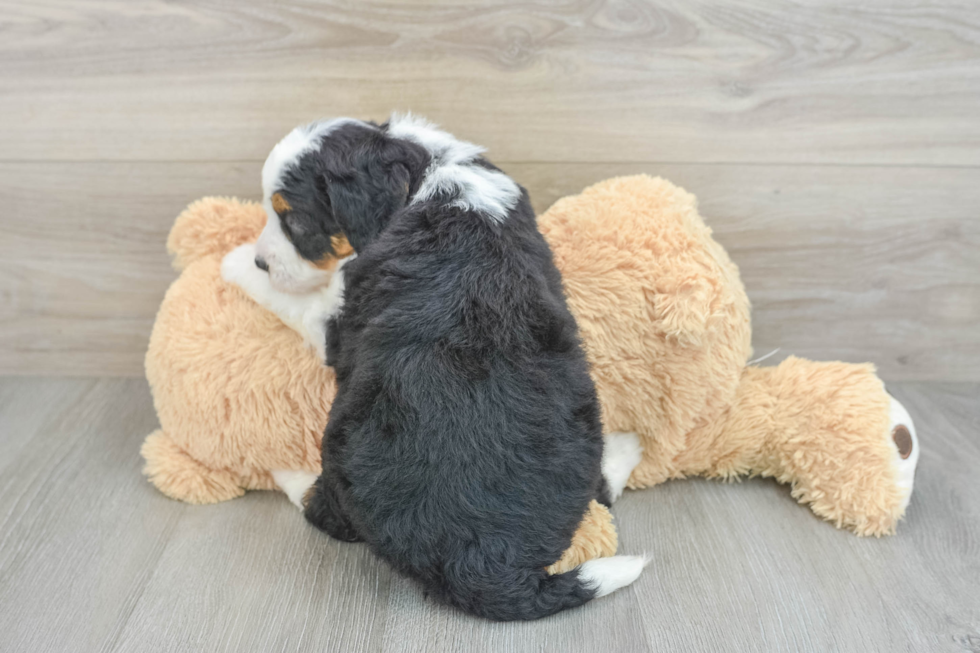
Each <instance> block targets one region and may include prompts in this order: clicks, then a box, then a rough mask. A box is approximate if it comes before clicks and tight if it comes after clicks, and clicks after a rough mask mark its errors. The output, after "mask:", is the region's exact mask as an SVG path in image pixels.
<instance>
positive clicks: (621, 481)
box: [602, 433, 643, 501]
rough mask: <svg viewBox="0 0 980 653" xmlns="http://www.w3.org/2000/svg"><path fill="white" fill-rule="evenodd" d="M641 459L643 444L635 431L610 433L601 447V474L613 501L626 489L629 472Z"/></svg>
mask: <svg viewBox="0 0 980 653" xmlns="http://www.w3.org/2000/svg"><path fill="white" fill-rule="evenodd" d="M642 459H643V446H642V445H641V444H640V438H638V437H637V436H636V434H635V433H610V434H608V435H607V436H606V438H605V443H604V444H603V447H602V476H603V477H604V478H605V479H606V485H608V486H609V494H610V498H611V499H612V500H613V501H615V500H616V499H618V498H619V496H620V495H621V494H622V493H623V490H624V489H626V484H627V483H628V482H629V480H630V474H632V473H633V470H634V469H635V468H636V466H637V465H639V464H640V461H641V460H642Z"/></svg>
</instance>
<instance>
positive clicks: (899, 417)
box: [886, 395, 919, 511]
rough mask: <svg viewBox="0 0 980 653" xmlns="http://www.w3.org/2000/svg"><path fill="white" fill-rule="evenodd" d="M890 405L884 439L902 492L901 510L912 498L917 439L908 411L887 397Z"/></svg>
mask: <svg viewBox="0 0 980 653" xmlns="http://www.w3.org/2000/svg"><path fill="white" fill-rule="evenodd" d="M888 398H889V399H890V400H891V405H890V406H889V409H888V417H889V421H890V424H889V425H888V433H887V434H886V437H887V438H888V441H889V442H890V443H891V446H892V451H893V456H892V464H893V465H894V466H895V469H896V471H897V473H896V476H897V483H896V485H897V486H898V488H899V490H900V491H901V492H902V497H903V498H902V510H903V511H904V510H905V508H906V507H908V505H909V500H910V499H911V498H912V487H913V483H914V481H915V467H916V465H918V463H919V438H918V436H917V435H916V433H915V424H913V423H912V417H911V416H910V415H909V411H907V410H905V406H903V405H902V404H901V403H900V402H899V401H898V399H895V397H892V396H891V395H888Z"/></svg>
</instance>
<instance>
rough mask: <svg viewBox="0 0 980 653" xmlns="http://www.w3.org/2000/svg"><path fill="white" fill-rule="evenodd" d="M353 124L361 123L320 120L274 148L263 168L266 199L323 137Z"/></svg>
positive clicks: (302, 127) (344, 119)
mask: <svg viewBox="0 0 980 653" xmlns="http://www.w3.org/2000/svg"><path fill="white" fill-rule="evenodd" d="M351 122H361V121H359V120H355V119H353V118H335V119H333V120H318V121H316V122H311V123H310V124H308V125H301V126H299V127H296V128H295V129H293V131H291V132H289V133H288V134H286V136H285V137H283V139H282V140H281V141H279V142H278V143H276V146H275V147H274V148H272V151H271V152H269V156H268V157H266V160H265V164H263V166H262V195H263V196H264V198H265V199H267V200H268V199H269V198H271V197H272V194H273V193H275V192H276V191H277V190H279V180H280V179H282V175H283V173H284V172H285V171H286V170H288V169H289V168H290V166H293V165H295V164H296V161H298V160H299V158H300V157H301V156H303V155H304V154H306V153H307V152H309V151H311V150H313V149H316V148H317V147H319V146H320V142H321V141H322V140H323V137H324V136H326V135H327V134H329V133H330V132H332V131H333V130H335V129H337V128H338V127H340V126H341V125H345V124H347V123H351Z"/></svg>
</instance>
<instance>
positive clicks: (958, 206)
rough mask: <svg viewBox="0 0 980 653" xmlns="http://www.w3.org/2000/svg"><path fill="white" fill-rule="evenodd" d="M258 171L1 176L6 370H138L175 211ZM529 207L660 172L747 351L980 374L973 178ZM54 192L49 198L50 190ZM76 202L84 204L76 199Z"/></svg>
mask: <svg viewBox="0 0 980 653" xmlns="http://www.w3.org/2000/svg"><path fill="white" fill-rule="evenodd" d="M259 168H260V164H259V163H85V164H83V163H32V164H5V163H0V195H2V196H4V197H6V198H8V207H9V208H10V210H11V215H23V216H31V217H30V218H25V219H18V220H12V221H11V224H10V225H9V227H7V232H6V234H5V237H4V238H3V239H2V240H0V273H2V276H0V278H2V279H3V280H4V281H3V283H2V284H0V293H2V295H3V299H4V301H3V302H2V303H0V372H3V373H7V374H10V373H20V374H38V373H51V374H66V373H67V374H124V375H134V376H140V375H142V373H143V371H142V370H143V353H144V351H145V348H146V342H147V339H148V337H149V332H150V328H151V327H152V324H153V318H154V316H155V315H156V310H157V308H158V306H159V303H160V300H161V299H162V297H163V293H164V291H165V290H166V288H167V285H168V284H169V283H170V282H171V281H172V280H173V279H174V278H175V273H174V272H173V270H172V269H171V268H170V264H169V261H168V259H167V256H166V253H165V251H164V242H165V240H166V234H167V232H168V230H169V228H170V225H171V224H172V222H173V219H174V217H175V216H176V215H177V213H178V212H179V211H180V210H181V209H182V208H183V206H184V205H185V204H186V203H188V202H190V201H192V200H193V199H195V198H197V197H199V196H201V195H205V194H219V195H220V194H225V195H240V196H244V197H255V188H256V187H257V185H258V184H257V180H258V178H259ZM505 169H506V170H508V171H509V172H510V173H511V174H512V175H513V176H514V177H515V178H516V179H517V180H518V181H520V182H521V183H522V184H524V185H525V186H527V187H528V189H529V190H530V192H531V196H532V198H533V200H534V202H535V205H536V208H537V209H538V210H539V211H543V210H544V209H546V208H547V207H548V206H549V205H550V204H551V203H552V202H553V201H554V200H556V199H558V198H559V197H561V196H563V195H566V194H573V193H576V192H579V191H580V190H581V189H582V188H584V187H585V186H587V185H588V184H591V183H594V182H596V181H598V180H600V179H603V178H606V177H610V176H614V175H621V174H631V173H638V172H646V173H649V174H659V175H661V176H664V177H666V178H668V179H671V180H673V181H674V182H675V183H678V184H680V185H682V186H684V187H686V188H687V189H688V190H690V191H692V192H694V193H696V194H697V195H698V197H699V201H700V207H701V213H702V215H703V216H704V217H705V219H706V221H707V222H708V224H710V225H711V226H712V227H713V228H714V230H715V234H716V237H717V238H718V240H719V241H720V242H721V243H722V244H723V245H724V246H725V247H726V248H727V249H728V251H729V253H730V254H731V256H732V258H733V259H734V261H735V262H736V263H737V264H738V265H739V266H740V268H741V272H742V277H743V280H744V282H745V285H746V288H747V289H748V292H749V297H750V298H751V300H752V302H753V307H754V313H753V321H754V329H755V341H754V342H755V347H756V352H757V355H761V354H765V353H767V352H769V351H771V350H772V349H775V348H777V347H779V348H781V350H780V354H779V355H780V356H785V355H788V354H796V355H799V356H804V357H809V358H813V359H818V360H824V359H843V360H850V361H855V362H858V361H868V360H870V361H873V362H875V363H876V364H877V365H878V366H879V369H880V371H881V374H882V376H883V378H885V379H886V380H898V379H940V380H941V379H948V380H949V379H951V380H978V379H980V329H977V328H976V327H975V325H977V324H978V323H980V219H977V214H976V207H977V206H980V184H978V183H977V179H978V177H977V174H976V171H974V170H973V169H960V168H951V169H945V168H943V169H937V168H889V167H856V168H840V167H835V166H745V165H702V164H667V165H657V164H541V163H530V164H507V165H505ZM51 179H58V180H59V186H58V188H56V189H51V188H49V183H50V180H51ZM80 198H81V199H80Z"/></svg>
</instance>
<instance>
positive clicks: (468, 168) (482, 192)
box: [388, 113, 521, 224]
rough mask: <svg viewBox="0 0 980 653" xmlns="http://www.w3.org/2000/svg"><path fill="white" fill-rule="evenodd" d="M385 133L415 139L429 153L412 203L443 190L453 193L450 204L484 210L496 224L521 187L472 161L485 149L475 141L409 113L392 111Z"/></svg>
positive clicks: (506, 211)
mask: <svg viewBox="0 0 980 653" xmlns="http://www.w3.org/2000/svg"><path fill="white" fill-rule="evenodd" d="M388 134H389V135H390V136H393V137H395V138H402V139H405V140H410V141H414V142H416V143H418V144H419V145H421V146H422V147H424V148H425V149H426V150H428V151H429V156H431V157H432V162H431V163H430V164H429V168H428V169H427V170H426V171H425V177H424V178H423V180H422V184H421V185H420V186H419V190H418V192H417V193H416V194H415V197H413V198H412V202H411V203H412V204H415V203H418V202H424V201H426V200H429V199H431V198H433V197H435V196H436V195H438V194H440V193H446V194H447V195H451V196H454V197H455V199H453V200H452V201H451V202H450V203H449V205H450V206H455V207H458V208H461V209H463V210H466V211H476V212H478V213H485V214H486V215H487V216H488V217H489V218H490V219H491V220H493V221H494V222H497V223H498V224H499V223H501V222H503V221H504V219H505V218H506V217H507V214H508V213H509V212H510V210H511V209H513V208H514V206H516V204H517V201H518V199H520V196H521V189H520V187H519V186H518V185H517V184H516V183H515V182H514V180H513V179H511V178H510V177H508V176H507V175H505V174H504V173H502V172H499V171H497V170H488V169H486V168H484V167H482V166H480V165H476V164H475V160H476V159H477V157H479V156H480V155H481V154H483V152H484V151H485V150H484V148H482V147H480V146H479V145H474V144H473V143H468V142H466V141H461V140H457V139H456V138H455V137H454V136H453V135H452V134H449V133H448V132H444V131H442V130H441V129H439V128H438V127H437V126H436V125H434V124H432V123H431V122H429V121H427V120H425V119H424V118H419V117H417V116H413V115H412V114H410V113H408V114H404V115H401V114H393V115H392V116H391V120H390V121H389V123H388Z"/></svg>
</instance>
